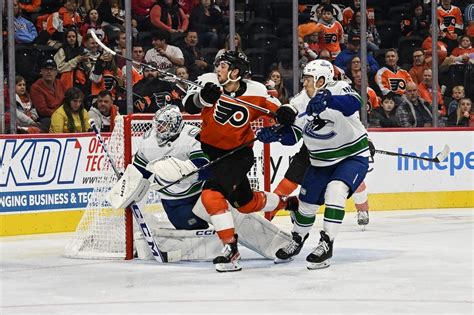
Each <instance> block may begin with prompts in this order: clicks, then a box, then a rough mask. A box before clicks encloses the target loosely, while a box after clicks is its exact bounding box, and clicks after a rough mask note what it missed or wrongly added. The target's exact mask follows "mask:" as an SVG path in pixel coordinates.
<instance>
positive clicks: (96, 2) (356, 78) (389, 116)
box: [3, 0, 474, 133]
mask: <svg viewBox="0 0 474 315" xmlns="http://www.w3.org/2000/svg"><path fill="white" fill-rule="evenodd" d="M228 2H229V1H227V0H131V4H132V37H133V41H132V59H133V60H134V61H136V62H137V63H133V66H132V84H133V111H134V112H139V113H154V112H156V110H157V109H159V108H160V107H162V106H163V105H164V104H165V103H172V104H175V105H177V106H179V107H180V108H181V109H183V106H182V104H181V99H182V98H183V96H184V95H185V93H186V90H187V88H188V87H187V85H186V84H185V83H183V82H170V81H169V80H166V78H165V77H164V76H163V73H162V72H170V73H173V74H176V76H178V77H180V78H184V79H187V80H195V79H196V78H197V77H198V76H199V75H201V74H203V73H206V72H210V71H213V70H214V60H215V59H216V57H218V56H219V55H220V54H222V53H223V52H224V51H226V50H228V49H230V47H229V39H230V38H229V28H228V20H229V7H228V5H229V3H228ZM240 2H242V3H240ZM240 2H239V1H236V3H237V5H240V6H239V8H240V9H242V10H243V15H244V16H243V18H239V17H237V19H236V20H237V21H236V23H237V24H236V31H237V32H236V34H235V38H234V44H235V49H236V50H239V51H242V52H243V53H245V55H246V56H247V57H248V59H249V62H250V65H251V71H252V73H251V78H252V79H254V80H257V81H260V82H262V83H265V85H266V86H267V88H268V90H269V92H270V93H271V94H272V95H274V96H275V97H277V98H278V99H279V100H280V101H281V102H282V103H287V102H288V101H289V99H290V98H291V97H292V93H291V92H290V87H292V86H293V81H292V80H293V73H294V72H295V71H298V72H299V73H301V70H302V68H303V67H304V65H305V64H306V63H308V62H309V61H311V60H314V59H318V58H319V59H326V60H329V61H331V62H332V63H333V65H334V67H335V73H336V74H337V77H338V79H342V80H347V81H348V82H350V83H351V85H352V86H353V88H354V89H356V90H357V91H359V93H360V91H361V79H362V69H361V64H362V62H361V59H360V39H361V36H365V37H366V39H367V51H368V55H367V75H368V83H369V86H368V88H367V99H368V102H367V112H368V119H369V126H370V127H428V126H432V121H433V117H432V103H433V99H432V88H433V87H432V76H433V73H432V71H431V66H432V57H431V54H432V52H431V47H432V46H431V45H432V37H431V33H432V30H433V25H431V16H430V13H431V12H430V3H429V1H425V0H407V1H404V0H400V1H388V2H390V6H389V7H387V4H386V2H387V1H380V0H368V1H367V10H366V12H364V13H362V12H361V10H360V0H333V1H331V0H312V1H302V0H301V1H299V21H298V23H299V26H298V30H297V33H298V56H299V69H293V65H292V60H291V58H292V50H291V47H292V40H293V39H292V34H293V33H292V29H291V28H292V24H291V19H290V18H291V16H290V12H291V1H287V2H281V1H279V2H273V1H266V0H265V1H250V3H248V2H246V1H240ZM244 2H245V3H244ZM13 6H14V17H15V21H14V26H15V28H14V32H15V34H14V35H15V36H14V37H15V42H16V54H15V56H16V73H17V77H16V80H15V85H16V101H17V103H16V116H17V125H18V130H17V132H19V133H37V132H83V131H87V130H89V128H90V126H89V125H88V120H89V117H93V118H94V119H95V120H96V122H100V123H99V125H100V127H101V128H102V129H103V130H104V131H107V130H110V128H111V127H112V128H113V118H114V117H115V115H117V114H118V113H121V114H125V113H126V112H127V104H126V101H125V99H126V97H125V91H126V81H127V80H126V78H125V73H126V66H125V59H124V58H121V57H120V56H124V55H125V48H126V34H125V26H124V25H125V11H124V3H123V1H122V0H63V1H53V0H14V3H13ZM3 12H4V17H3V23H4V26H3V30H4V43H3V45H4V48H5V47H7V42H6V39H7V36H6V35H7V32H6V30H7V27H6V21H7V18H6V8H5V9H4V11H3ZM361 14H366V17H367V32H366V34H361V30H360V21H361ZM437 17H438V21H439V24H438V25H435V26H434V27H437V28H438V31H439V40H438V42H437V43H436V47H437V51H436V54H437V56H438V86H437V90H438V93H437V104H438V108H437V110H438V116H439V122H440V125H441V126H444V125H446V126H473V125H474V115H473V114H472V99H473V97H474V76H473V74H474V48H473V46H472V41H473V39H474V0H468V1H461V0H439V5H438V9H437ZM92 32H94V33H95V34H96V35H97V36H98V37H99V38H100V39H101V40H102V41H103V42H104V43H105V44H106V45H107V46H109V47H110V48H112V49H113V50H114V51H115V52H116V53H117V55H118V56H113V55H111V54H108V53H107V52H104V51H102V49H101V48H100V46H99V45H98V44H97V43H96V42H95V40H94V39H93V37H92V35H91V33H92ZM4 52H5V60H4V65H5V73H8V72H7V71H6V70H7V68H8V66H9V65H8V63H7V62H5V61H6V60H7V59H6V55H7V54H6V52H7V49H4ZM6 87H7V85H6V83H5V95H7V92H8V91H7V88H6ZM5 102H6V105H7V106H8V107H7V108H9V104H8V98H5ZM7 114H8V113H7ZM7 117H8V116H7ZM7 125H9V122H7Z"/></svg>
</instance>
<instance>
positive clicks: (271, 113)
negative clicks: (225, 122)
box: [91, 32, 276, 117]
mask: <svg viewBox="0 0 474 315" xmlns="http://www.w3.org/2000/svg"><path fill="white" fill-rule="evenodd" d="M91 35H92V38H94V40H95V41H96V43H97V44H98V45H99V46H100V47H102V48H103V49H104V50H105V51H107V52H108V53H109V54H111V55H112V56H118V57H120V58H123V59H125V60H128V61H130V62H133V63H135V64H137V65H141V66H142V67H146V68H150V69H153V70H155V71H158V72H159V73H160V74H161V75H163V76H166V77H168V78H170V79H171V80H173V81H181V82H183V83H186V84H189V85H193V86H195V87H198V88H201V89H202V88H203V86H202V85H199V84H197V83H196V82H194V81H189V80H186V79H182V78H180V77H178V76H177V75H175V74H172V73H169V72H166V71H163V70H161V69H158V68H156V67H153V66H150V65H147V64H145V63H142V62H138V61H135V60H133V59H131V58H127V57H125V56H122V55H117V53H116V52H115V51H113V50H112V49H110V48H109V47H107V46H106V45H105V44H104V43H103V42H102V41H101V40H100V39H99V38H98V37H97V35H96V34H95V32H91ZM221 97H223V98H226V99H227V100H232V101H234V102H237V103H241V104H243V105H245V106H248V107H250V108H253V109H255V110H258V111H261V112H263V113H265V114H268V115H271V116H273V117H276V113H275V112H273V111H271V110H269V109H266V108H263V107H260V106H257V105H255V104H252V103H249V102H247V101H244V100H241V99H238V98H234V97H232V96H229V95H224V94H222V96H221Z"/></svg>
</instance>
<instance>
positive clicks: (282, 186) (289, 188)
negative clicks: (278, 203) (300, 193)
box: [264, 178, 298, 221]
mask: <svg viewBox="0 0 474 315" xmlns="http://www.w3.org/2000/svg"><path fill="white" fill-rule="evenodd" d="M297 187H298V184H297V183H295V182H292V181H291V180H289V179H287V178H283V179H282V180H281V181H280V183H279V184H278V186H277V187H276V188H275V190H274V191H273V192H274V193H275V194H277V195H280V196H289V195H290V194H291V193H292V192H293V191H294V190H295V189H296V188H297ZM279 210H281V209H276V210H275V211H269V212H265V213H264V215H265V219H267V220H269V221H271V220H272V219H273V217H274V216H275V215H276V214H277V212H278V211H279Z"/></svg>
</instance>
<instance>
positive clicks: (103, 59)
mask: <svg viewBox="0 0 474 315" xmlns="http://www.w3.org/2000/svg"><path fill="white" fill-rule="evenodd" d="M122 78H123V74H122V70H120V69H119V68H118V67H117V65H116V64H115V60H114V57H113V56H112V55H111V54H109V53H106V52H105V53H103V54H101V55H100V57H99V59H97V61H96V63H95V65H94V67H93V68H92V71H91V73H90V75H89V79H90V80H91V94H92V95H98V94H99V92H100V91H103V90H108V91H110V93H112V95H113V96H114V98H115V99H117V98H118V95H117V93H118V91H117V87H123V85H124V84H123V79H122Z"/></svg>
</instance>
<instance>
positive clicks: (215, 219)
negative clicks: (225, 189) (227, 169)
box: [201, 189, 235, 244]
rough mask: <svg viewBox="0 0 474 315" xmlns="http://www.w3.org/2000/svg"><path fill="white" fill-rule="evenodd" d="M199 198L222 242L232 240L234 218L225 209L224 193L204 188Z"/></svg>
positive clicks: (230, 241)
mask: <svg viewBox="0 0 474 315" xmlns="http://www.w3.org/2000/svg"><path fill="white" fill-rule="evenodd" d="M201 200H202V203H203V205H204V207H205V208H206V211H207V213H209V215H210V216H211V217H210V220H211V223H212V225H214V228H215V229H216V231H217V235H218V236H219V238H220V239H221V240H222V242H224V243H225V244H228V243H232V242H234V241H235V239H234V234H235V229H234V219H233V218H232V213H230V212H229V211H228V209H227V201H226V200H225V198H224V195H222V194H221V193H220V192H218V191H215V190H211V189H204V190H203V191H202V194H201Z"/></svg>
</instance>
